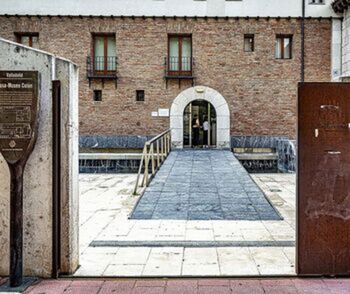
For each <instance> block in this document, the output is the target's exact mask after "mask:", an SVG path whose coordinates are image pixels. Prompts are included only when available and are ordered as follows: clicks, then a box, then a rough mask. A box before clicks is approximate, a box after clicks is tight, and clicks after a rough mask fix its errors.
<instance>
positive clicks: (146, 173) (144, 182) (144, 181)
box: [142, 146, 149, 186]
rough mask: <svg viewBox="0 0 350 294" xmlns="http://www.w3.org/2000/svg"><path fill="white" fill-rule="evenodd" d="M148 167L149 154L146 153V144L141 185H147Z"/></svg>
mask: <svg viewBox="0 0 350 294" xmlns="http://www.w3.org/2000/svg"><path fill="white" fill-rule="evenodd" d="M148 168H149V154H148V146H147V150H146V161H145V173H144V178H143V182H142V183H143V184H142V185H144V184H145V185H146V186H148Z"/></svg>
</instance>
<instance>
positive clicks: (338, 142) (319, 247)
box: [297, 83, 350, 275]
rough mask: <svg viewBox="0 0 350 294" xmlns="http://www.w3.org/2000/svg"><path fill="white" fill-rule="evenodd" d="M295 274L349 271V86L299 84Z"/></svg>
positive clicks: (341, 84)
mask: <svg viewBox="0 0 350 294" xmlns="http://www.w3.org/2000/svg"><path fill="white" fill-rule="evenodd" d="M298 112H299V117H298V154H299V156H298V196H297V201H298V203H297V207H298V229H297V230H298V233H297V272H298V274H299V275H349V274H350V84H347V83H301V84H299V105H298Z"/></svg>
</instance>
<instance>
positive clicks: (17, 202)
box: [9, 164, 24, 287]
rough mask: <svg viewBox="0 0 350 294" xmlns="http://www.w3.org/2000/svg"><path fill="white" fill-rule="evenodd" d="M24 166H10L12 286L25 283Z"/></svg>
mask: <svg viewBox="0 0 350 294" xmlns="http://www.w3.org/2000/svg"><path fill="white" fill-rule="evenodd" d="M23 166H24V165H22V164H13V165H12V164H9V169H10V174H11V188H10V189H11V196H10V197H11V198H10V286H11V287H18V286H20V285H21V284H22V282H23Z"/></svg>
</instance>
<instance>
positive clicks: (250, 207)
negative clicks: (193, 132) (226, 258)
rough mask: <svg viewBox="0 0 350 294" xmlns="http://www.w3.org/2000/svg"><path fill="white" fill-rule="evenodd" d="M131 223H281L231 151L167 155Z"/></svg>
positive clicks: (195, 151) (185, 151)
mask: <svg viewBox="0 0 350 294" xmlns="http://www.w3.org/2000/svg"><path fill="white" fill-rule="evenodd" d="M131 218H132V219H163V220H166V219H174V220H245V221H247V220H280V219H281V217H280V216H279V215H278V213H277V212H276V210H275V209H274V208H273V207H272V206H271V204H270V203H269V201H268V200H267V199H266V197H265V196H264V193H263V192H262V191H261V190H260V188H259V187H258V186H257V185H256V184H255V183H254V181H253V180H252V178H251V177H250V176H249V174H248V173H247V171H246V170H245V169H244V168H243V166H242V165H241V164H240V163H239V161H238V160H237V159H236V158H235V157H234V156H233V154H232V152H230V151H223V150H184V151H172V152H171V153H170V155H169V157H168V158H167V160H166V161H165V163H164V164H163V165H162V167H161V168H160V170H159V171H158V172H157V174H156V176H155V178H154V179H153V180H152V182H151V184H150V186H149V187H148V188H147V189H146V191H145V192H144V194H143V196H142V197H141V199H140V201H139V202H138V204H137V206H136V208H135V210H134V211H133V213H132V215H131Z"/></svg>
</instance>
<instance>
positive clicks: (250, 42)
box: [244, 35, 254, 52]
mask: <svg viewBox="0 0 350 294" xmlns="http://www.w3.org/2000/svg"><path fill="white" fill-rule="evenodd" d="M244 51H245V52H253V51H254V35H244Z"/></svg>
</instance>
